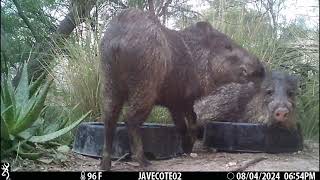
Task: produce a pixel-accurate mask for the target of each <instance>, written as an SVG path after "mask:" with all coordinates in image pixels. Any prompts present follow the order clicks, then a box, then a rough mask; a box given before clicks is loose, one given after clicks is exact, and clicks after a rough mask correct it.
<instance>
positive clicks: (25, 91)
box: [15, 63, 29, 106]
mask: <svg viewBox="0 0 320 180" xmlns="http://www.w3.org/2000/svg"><path fill="white" fill-rule="evenodd" d="M28 82H29V79H28V70H27V64H26V63H24V64H23V67H22V73H21V78H20V81H19V84H18V86H17V88H16V92H15V96H16V103H17V104H19V105H22V106H23V105H24V104H25V103H26V102H27V101H28V99H29V83H28Z"/></svg>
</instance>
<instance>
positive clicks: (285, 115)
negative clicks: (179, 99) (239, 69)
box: [194, 71, 298, 129]
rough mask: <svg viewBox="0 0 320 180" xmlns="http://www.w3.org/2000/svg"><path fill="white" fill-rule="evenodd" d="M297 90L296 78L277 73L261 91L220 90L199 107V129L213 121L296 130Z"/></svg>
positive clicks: (237, 87) (241, 86)
mask: <svg viewBox="0 0 320 180" xmlns="http://www.w3.org/2000/svg"><path fill="white" fill-rule="evenodd" d="M297 86H298V85H297V80H296V78H295V77H293V76H291V75H288V74H286V73H283V72H278V71H273V72H271V73H270V74H268V75H266V77H265V79H264V81H263V82H262V84H261V87H260V88H259V89H258V88H254V86H253V85H252V83H248V84H238V83H230V84H227V85H225V86H222V87H219V88H218V89H217V90H215V91H213V92H212V93H211V95H209V96H208V97H205V98H203V99H202V100H201V101H198V102H197V103H196V104H195V107H194V108H195V112H196V113H197V115H198V122H199V125H200V126H201V125H203V124H204V123H206V122H207V121H208V120H213V121H231V122H249V123H262V124H267V125H276V126H283V127H286V128H288V129H290V128H296V121H295V118H294V112H295V95H296V92H297Z"/></svg>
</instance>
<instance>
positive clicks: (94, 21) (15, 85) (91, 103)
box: [1, 0, 319, 158]
mask: <svg viewBox="0 0 320 180" xmlns="http://www.w3.org/2000/svg"><path fill="white" fill-rule="evenodd" d="M70 2H72V6H71V4H70ZM70 2H69V1H67V2H65V1H61V0H41V1H35V0H27V1H17V0H4V1H1V158H3V157H4V156H7V155H19V156H21V157H29V158H31V157H33V158H38V157H40V156H41V155H42V154H43V153H45V152H48V151H49V150H51V149H56V148H57V145H58V146H59V148H60V149H61V145H67V146H70V145H71V142H72V141H73V136H74V131H72V130H71V129H73V128H74V127H75V126H76V125H77V124H79V123H80V122H81V121H82V120H85V121H99V119H100V116H101V100H102V99H101V95H100V90H101V87H102V84H101V79H100V76H99V74H100V73H99V71H100V64H99V55H100V54H99V43H100V42H99V41H100V39H101V35H102V33H103V30H104V28H105V25H106V24H107V23H108V22H109V20H110V18H112V17H113V16H115V15H116V14H117V12H118V11H120V10H122V9H125V8H127V7H137V8H140V9H143V10H147V9H148V4H147V1H145V0H129V1H122V0H114V1H96V0H88V1H83V0H72V1H70ZM166 2H167V1H166V0H164V1H155V10H156V15H157V16H158V17H159V19H160V20H161V23H163V24H165V25H169V26H172V25H173V26H174V27H175V28H178V29H181V28H184V27H186V26H188V25H189V24H191V23H194V22H196V21H199V20H206V21H209V22H211V23H212V24H213V26H214V27H215V28H217V29H218V30H220V31H222V32H224V33H226V34H227V35H229V36H230V37H231V38H232V39H233V40H235V41H236V42H237V43H238V44H240V45H241V46H243V47H245V48H246V49H248V50H249V51H250V52H252V53H254V54H256V55H257V56H258V57H259V58H260V59H261V60H262V61H264V62H265V63H266V64H267V65H268V66H269V67H270V68H272V69H279V70H283V71H287V72H289V73H291V74H295V75H297V76H298V77H299V79H300V89H299V95H298V98H297V118H298V120H299V121H300V122H301V125H302V129H303V132H304V136H305V138H306V139H316V140H319V139H318V138H319V23H318V22H317V24H316V26H315V27H310V26H308V25H307V18H305V17H304V16H298V15H297V17H296V19H295V20H293V21H285V20H282V21H280V19H281V16H282V14H281V9H282V8H281V7H283V6H285V2H286V1H282V0H273V1H272V2H273V4H268V2H271V1H264V0H261V1H253V2H251V1H243V2H240V1H226V0H218V1H207V0H203V1H202V2H203V4H207V8H206V9H205V10H202V11H199V12H196V11H194V10H193V9H192V8H193V7H192V5H190V4H189V3H186V2H185V1H183V0H175V1H171V3H169V4H168V5H166ZM168 2H169V1H168ZM208 2H209V3H208ZM269 6H270V7H269ZM272 6H273V7H272ZM271 7H272V8H271ZM316 8H317V9H318V8H319V5H317V7H316ZM316 11H317V10H316ZM161 12H162V13H161ZM200 14H201V15H200ZM102 22H103V23H102ZM25 61H26V62H28V63H25ZM28 72H29V73H28ZM52 79H53V80H52ZM125 111H126V107H124V108H123V112H122V114H121V116H120V120H121V121H123V113H125ZM89 112H91V113H90V114H89ZM170 119H171V117H170V114H169V112H168V110H167V109H165V108H162V107H155V108H154V109H153V111H152V112H151V114H150V115H149V117H148V120H147V122H157V123H172V121H171V120H170ZM39 144H41V148H40V149H42V150H39Z"/></svg>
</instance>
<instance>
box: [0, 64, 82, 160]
mask: <svg viewBox="0 0 320 180" xmlns="http://www.w3.org/2000/svg"><path fill="white" fill-rule="evenodd" d="M41 81H44V75H42V76H41V77H40V78H38V79H37V80H36V81H34V82H31V83H30V84H29V82H28V72H27V65H26V64H24V65H23V70H22V76H21V79H20V81H19V83H18V86H17V87H16V88H15V89H14V88H13V86H12V83H11V80H10V79H8V77H7V76H6V75H4V77H2V79H1V159H2V158H3V157H5V156H8V155H9V154H10V153H13V152H16V153H17V154H19V155H24V156H27V157H33V158H36V157H38V156H39V155H40V153H39V152H35V148H34V146H33V143H46V142H48V141H50V140H53V139H56V138H58V137H60V136H62V135H64V134H66V133H68V132H69V131H70V130H72V129H73V128H74V127H75V126H77V125H78V124H79V123H80V122H81V121H82V120H83V119H84V118H86V117H87V115H88V113H87V114H85V115H84V116H82V117H81V118H80V119H78V120H74V121H73V122H72V123H71V124H68V122H70V121H69V119H68V118H63V117H59V116H57V117H58V118H59V119H54V121H52V122H51V123H47V122H46V120H48V119H47V115H45V116H42V114H47V110H48V109H47V108H48V107H46V106H45V105H44V103H45V100H46V97H47V94H48V91H49V88H50V85H51V83H52V80H48V81H47V82H45V83H43V84H42V83H41Z"/></svg>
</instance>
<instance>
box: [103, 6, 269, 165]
mask: <svg viewBox="0 0 320 180" xmlns="http://www.w3.org/2000/svg"><path fill="white" fill-rule="evenodd" d="M101 58H102V59H101V61H102V72H103V77H104V81H103V86H104V89H103V91H104V92H103V95H104V110H103V117H102V118H103V120H104V122H105V133H106V134H105V146H104V150H103V158H102V161H101V168H102V169H104V170H109V169H110V168H111V160H110V157H111V147H112V146H111V145H112V141H113V136H114V131H115V128H116V122H117V120H118V116H119V113H120V110H121V107H122V106H123V103H124V102H125V101H127V103H128V111H127V113H126V114H125V117H124V119H126V125H127V127H128V135H129V142H130V148H131V152H132V158H133V159H135V160H137V161H138V162H139V164H140V165H141V166H143V167H145V166H147V165H149V164H150V163H149V161H147V160H146V158H145V156H144V153H143V145H142V139H141V135H140V127H139V126H140V125H141V124H142V123H143V122H144V121H145V120H146V118H147V116H148V114H149V113H150V111H151V110H152V108H153V106H154V105H162V106H164V107H167V108H168V109H169V111H170V113H171V116H172V119H173V121H174V123H175V125H176V127H177V130H178V131H179V133H180V134H181V137H182V149H183V150H184V152H186V153H189V152H191V151H192V147H193V143H194V141H195V139H196V129H197V128H196V114H195V112H194V111H193V104H194V102H195V100H196V99H197V98H199V97H201V96H204V95H207V94H208V93H209V92H211V91H212V90H213V89H215V88H216V87H219V86H221V85H223V84H225V83H230V82H239V83H246V82H248V81H253V82H255V83H259V82H261V81H262V79H263V76H264V68H263V66H262V64H261V62H260V61H259V60H258V59H257V58H256V57H254V56H253V55H251V54H249V53H248V52H247V51H246V50H244V49H242V48H241V47H239V46H238V45H236V44H235V43H233V42H232V41H231V40H230V39H229V38H228V37H227V36H225V35H224V34H222V33H220V32H218V31H217V30H215V29H214V28H212V26H211V25H210V24H209V23H206V22H199V23H196V24H195V25H193V26H190V27H188V28H186V29H184V30H181V31H174V30H169V29H167V28H165V27H164V26H162V25H161V24H160V23H159V21H157V20H156V19H155V18H154V16H152V15H151V14H150V15H149V14H147V13H144V12H142V11H140V10H136V9H127V10H124V11H123V12H121V13H120V14H119V15H118V16H117V17H115V18H114V19H113V20H112V21H111V22H110V24H109V26H108V28H107V29H106V32H105V34H104V37H103V39H102V43H101ZM185 118H186V119H187V123H186V121H185ZM159 146H160V145H159Z"/></svg>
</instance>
